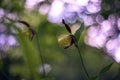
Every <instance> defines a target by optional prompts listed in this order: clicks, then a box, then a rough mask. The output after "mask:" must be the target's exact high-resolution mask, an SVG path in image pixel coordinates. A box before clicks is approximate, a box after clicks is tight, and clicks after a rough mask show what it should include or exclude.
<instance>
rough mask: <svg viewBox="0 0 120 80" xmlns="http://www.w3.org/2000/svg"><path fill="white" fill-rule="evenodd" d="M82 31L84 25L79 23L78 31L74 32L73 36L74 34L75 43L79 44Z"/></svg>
mask: <svg viewBox="0 0 120 80" xmlns="http://www.w3.org/2000/svg"><path fill="white" fill-rule="evenodd" d="M83 31H84V23H81V26H80V28H79V29H78V30H77V31H76V32H75V34H74V36H75V38H76V42H77V43H78V42H79V39H80V36H81V33H82V32H83Z"/></svg>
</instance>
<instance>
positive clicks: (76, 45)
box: [73, 36, 90, 79]
mask: <svg viewBox="0 0 120 80" xmlns="http://www.w3.org/2000/svg"><path fill="white" fill-rule="evenodd" d="M73 41H74V45H75V48H76V49H77V51H78V53H79V57H80V61H81V64H82V67H83V69H84V71H85V74H86V76H87V78H88V79H89V78H90V77H89V74H88V72H87V70H86V68H85V65H84V62H83V58H82V55H81V52H80V49H79V47H78V43H77V42H76V38H75V37H74V36H73Z"/></svg>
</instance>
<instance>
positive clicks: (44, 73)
mask: <svg viewBox="0 0 120 80" xmlns="http://www.w3.org/2000/svg"><path fill="white" fill-rule="evenodd" d="M36 40H37V41H36V42H37V47H38V51H39V54H40V45H39V44H40V43H39V38H38V34H37V33H36ZM40 58H41V64H42V66H43V77H45V76H46V72H45V68H44V60H43V56H42V54H40Z"/></svg>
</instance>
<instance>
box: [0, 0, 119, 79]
mask: <svg viewBox="0 0 120 80" xmlns="http://www.w3.org/2000/svg"><path fill="white" fill-rule="evenodd" d="M105 1H106V0H105ZM24 4H25V0H0V8H1V9H4V10H5V11H6V12H7V13H11V12H14V13H18V14H19V16H18V17H19V18H20V20H24V21H27V22H28V23H29V24H30V25H31V27H32V28H33V29H34V30H35V31H36V32H37V34H38V36H35V37H34V39H33V40H32V41H30V40H29V39H28V37H26V36H25V35H24V34H22V32H20V33H19V34H17V35H15V36H16V38H17V40H18V41H19V44H20V46H18V47H14V48H12V49H11V50H10V51H9V52H8V53H7V54H8V55H7V57H6V58H3V59H2V58H1V59H0V80H85V79H84V77H85V75H84V74H83V73H82V70H81V69H80V67H81V64H80V63H79V57H78V54H77V51H76V49H75V48H74V47H73V46H71V47H70V48H69V49H66V50H65V49H63V47H61V46H59V45H58V42H57V37H58V36H59V35H60V34H61V33H66V30H65V28H64V27H61V25H56V24H52V23H49V22H48V21H47V16H46V15H41V14H40V13H39V12H38V11H37V10H34V11H29V10H26V9H25V8H24ZM104 13H105V14H104ZM102 14H104V15H105V16H106V15H108V14H107V12H104V11H103V13H102ZM13 24H14V23H12V25H13ZM5 25H6V26H7V27H12V26H11V25H8V24H7V23H5ZM9 34H10V33H9ZM84 35H85V33H84V34H82V35H81V36H82V37H81V39H80V42H79V47H80V51H81V53H82V56H83V60H84V64H85V66H86V68H87V70H88V73H89V74H90V76H96V74H97V73H99V71H100V70H101V69H103V67H104V66H106V65H107V64H110V63H111V62H112V61H113V60H112V58H111V57H110V56H108V55H106V53H105V52H104V51H103V50H99V49H96V48H93V47H89V46H87V45H86V44H84V41H83V40H84ZM37 39H38V41H39V43H38V42H37ZM38 45H39V49H40V51H39V50H38ZM40 55H42V57H43V62H44V63H48V64H50V65H51V66H52V71H51V72H49V73H48V74H47V75H46V77H44V76H42V75H43V74H41V73H40V72H39V70H38V69H37V68H38V67H39V66H41V65H42V63H41V58H40ZM119 74H120V69H119V64H117V63H114V64H113V66H112V67H111V69H110V70H109V71H107V72H106V73H104V74H102V75H101V76H100V77H101V79H102V80H110V79H113V80H119V79H120V77H119ZM92 80H93V79H92Z"/></svg>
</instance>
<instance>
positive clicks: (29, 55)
mask: <svg viewBox="0 0 120 80" xmlns="http://www.w3.org/2000/svg"><path fill="white" fill-rule="evenodd" d="M18 41H19V43H20V46H21V49H22V51H23V58H24V61H25V64H26V66H27V68H28V70H29V73H30V75H31V78H32V79H33V80H40V75H39V73H38V71H37V68H38V67H39V65H40V57H39V53H38V52H37V50H36V48H35V46H34V45H33V43H32V42H31V41H30V40H29V39H27V38H26V36H25V35H23V34H22V33H21V32H20V31H19V36H18Z"/></svg>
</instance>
